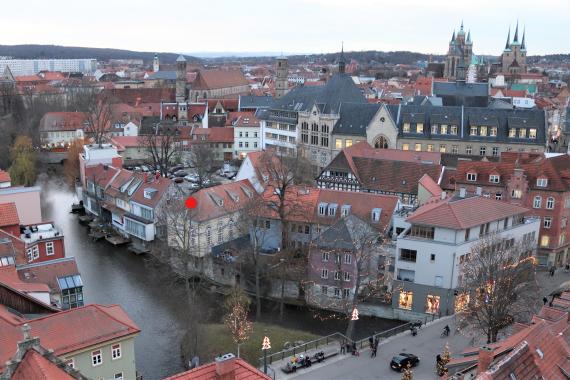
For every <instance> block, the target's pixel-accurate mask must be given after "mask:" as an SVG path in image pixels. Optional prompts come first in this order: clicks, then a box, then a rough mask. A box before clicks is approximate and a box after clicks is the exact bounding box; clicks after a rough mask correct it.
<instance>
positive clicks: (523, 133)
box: [519, 128, 526, 139]
mask: <svg viewBox="0 0 570 380" xmlns="http://www.w3.org/2000/svg"><path fill="white" fill-rule="evenodd" d="M519 138H521V139H524V138H526V128H521V129H519Z"/></svg>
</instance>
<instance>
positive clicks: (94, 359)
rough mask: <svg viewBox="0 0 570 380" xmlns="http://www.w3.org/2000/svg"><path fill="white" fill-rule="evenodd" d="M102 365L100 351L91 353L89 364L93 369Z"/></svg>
mask: <svg viewBox="0 0 570 380" xmlns="http://www.w3.org/2000/svg"><path fill="white" fill-rule="evenodd" d="M101 363H103V355H102V354H101V350H96V351H92V352H91V364H92V365H93V367H95V366H98V365H100V364H101Z"/></svg>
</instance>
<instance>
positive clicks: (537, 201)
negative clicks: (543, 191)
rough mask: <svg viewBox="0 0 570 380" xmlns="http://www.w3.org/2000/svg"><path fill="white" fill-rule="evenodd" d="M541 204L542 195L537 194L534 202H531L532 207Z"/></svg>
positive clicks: (537, 206)
mask: <svg viewBox="0 0 570 380" xmlns="http://www.w3.org/2000/svg"><path fill="white" fill-rule="evenodd" d="M541 205H542V197H541V196H540V195H537V196H536V197H534V202H533V203H532V207H534V208H540V206H541Z"/></svg>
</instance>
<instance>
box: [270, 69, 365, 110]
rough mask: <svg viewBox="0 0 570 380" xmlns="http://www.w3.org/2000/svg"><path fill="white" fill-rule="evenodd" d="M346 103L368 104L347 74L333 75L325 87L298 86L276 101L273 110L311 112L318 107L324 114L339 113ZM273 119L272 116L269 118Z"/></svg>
mask: <svg viewBox="0 0 570 380" xmlns="http://www.w3.org/2000/svg"><path fill="white" fill-rule="evenodd" d="M345 102H352V103H366V102H367V101H366V98H364V96H363V95H362V92H361V91H360V89H359V88H358V87H357V86H356V85H355V84H354V81H353V80H352V78H351V77H350V76H349V75H347V74H342V73H337V74H335V75H333V76H332V77H331V78H330V79H329V80H328V81H327V83H326V84H325V85H324V86H315V87H307V86H297V87H295V88H293V89H292V90H291V91H289V92H288V93H287V94H285V95H284V96H283V97H281V98H280V99H276V100H275V102H274V104H273V106H272V107H271V110H284V111H294V112H298V111H309V110H311V109H312V107H313V106H315V105H316V106H317V108H318V109H319V112H321V113H324V114H332V113H338V112H339V110H340V105H341V104H342V103H345ZM269 119H271V115H270V116H269Z"/></svg>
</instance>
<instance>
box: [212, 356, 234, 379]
mask: <svg viewBox="0 0 570 380" xmlns="http://www.w3.org/2000/svg"><path fill="white" fill-rule="evenodd" d="M215 363H216V380H235V378H236V377H235V364H236V357H235V355H234V354H225V355H222V356H219V357H217V358H216V359H215Z"/></svg>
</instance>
